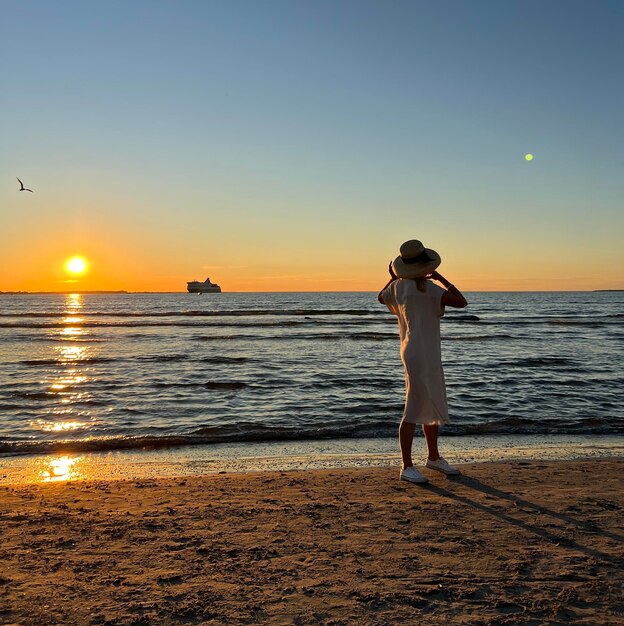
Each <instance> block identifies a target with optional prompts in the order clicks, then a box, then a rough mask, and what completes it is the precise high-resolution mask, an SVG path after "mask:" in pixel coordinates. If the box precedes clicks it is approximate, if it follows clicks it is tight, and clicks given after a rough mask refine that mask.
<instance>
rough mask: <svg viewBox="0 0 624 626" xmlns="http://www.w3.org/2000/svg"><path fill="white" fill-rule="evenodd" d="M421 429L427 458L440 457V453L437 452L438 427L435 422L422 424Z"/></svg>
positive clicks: (432, 459)
mask: <svg viewBox="0 0 624 626" xmlns="http://www.w3.org/2000/svg"><path fill="white" fill-rule="evenodd" d="M422 429H423V433H425V439H426V440H427V451H428V453H429V460H430V461H437V460H438V459H439V458H440V453H439V452H438V430H440V427H439V426H438V425H437V424H423V425H422Z"/></svg>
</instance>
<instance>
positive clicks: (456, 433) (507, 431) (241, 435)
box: [0, 417, 624, 456]
mask: <svg viewBox="0 0 624 626" xmlns="http://www.w3.org/2000/svg"><path fill="white" fill-rule="evenodd" d="M397 422H398V417H397V418H396V419H388V418H377V419H375V418H372V417H370V418H369V419H367V420H363V419H361V418H358V426H357V428H354V426H353V422H351V421H348V422H344V421H338V420H334V421H326V423H325V424H320V425H318V426H314V427H312V426H307V427H306V426H300V425H299V426H296V425H293V426H281V425H280V426H277V425H272V424H258V423H254V422H247V421H239V422H235V423H231V424H218V425H206V426H200V427H198V428H196V429H194V430H193V431H192V432H189V433H179V434H178V433H171V434H162V435H136V436H129V435H119V436H115V435H110V436H102V437H89V438H87V439H64V440H58V439H56V440H50V439H49V440H45V441H33V440H17V439H15V438H13V437H10V438H9V437H4V438H2V439H0V454H2V455H5V456H6V455H23V454H53V453H57V452H58V453H61V452H62V453H63V454H68V453H79V452H101V451H107V450H129V449H158V448H172V447H180V446H189V445H211V444H219V443H232V442H237V443H242V442H262V441H265V442H272V441H310V440H317V441H325V440H331V439H361V438H375V437H395V436H396V430H397ZM623 433H624V426H622V425H615V426H614V425H613V424H610V423H609V421H608V420H606V419H601V418H585V419H583V420H579V421H578V422H576V423H574V424H557V423H552V424H548V423H545V422H544V421H543V420H541V419H530V418H524V417H495V418H492V419H490V420H479V421H475V422H472V423H465V424H457V425H456V424H452V425H450V426H447V427H445V436H447V437H462V436H474V435H486V436H487V435H516V434H517V435H535V434H588V435H589V434H614V435H615V434H623Z"/></svg>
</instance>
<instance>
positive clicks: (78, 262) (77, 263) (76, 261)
mask: <svg viewBox="0 0 624 626" xmlns="http://www.w3.org/2000/svg"><path fill="white" fill-rule="evenodd" d="M87 269H88V265H87V260H86V259H85V258H84V257H81V256H74V257H72V258H71V259H67V261H66V263H65V271H66V272H67V273H68V274H72V275H74V276H78V275H80V274H84V273H86V271H87Z"/></svg>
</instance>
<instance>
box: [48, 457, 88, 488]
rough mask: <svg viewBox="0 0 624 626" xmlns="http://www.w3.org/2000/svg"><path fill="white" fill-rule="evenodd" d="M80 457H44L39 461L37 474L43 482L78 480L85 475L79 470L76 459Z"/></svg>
mask: <svg viewBox="0 0 624 626" xmlns="http://www.w3.org/2000/svg"><path fill="white" fill-rule="evenodd" d="M81 458H82V457H69V456H59V457H56V458H55V457H52V458H49V457H48V458H46V459H44V460H43V461H42V463H41V470H40V472H39V476H40V478H41V480H42V481H43V482H53V481H61V480H78V479H80V478H84V477H85V476H84V475H83V473H82V472H81V471H80V466H79V464H78V461H80V459H81Z"/></svg>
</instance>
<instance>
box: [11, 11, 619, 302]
mask: <svg viewBox="0 0 624 626" xmlns="http://www.w3.org/2000/svg"><path fill="white" fill-rule="evenodd" d="M623 7H624V5H622V4H621V3H619V2H589V1H586V2H575V1H565V2H562V1H547V2H545V1H541V2H532V1H529V2H527V1H523V2H519V1H518V2H513V1H505V2H501V1H491V2H489V1H488V2H485V1H475V2H458V1H446V0H442V1H437V2H423V1H419V0H413V1H410V2H402V1H390V2H381V1H378V2H370V1H358V2H355V1H342V2H341V1H335V2H321V1H315V2H273V1H266V2H262V1H254V2H251V1H247V2H241V1H230V2H211V1H205V2H190V1H186V2H175V3H174V2H160V1H150V2H147V1H142V2H141V1H133V2H106V3H95V2H67V1H59V2H31V1H28V0H26V1H20V2H8V1H5V2H2V12H3V16H4V19H3V22H2V25H1V26H0V40H1V42H0V52H1V65H0V71H1V78H2V82H3V89H2V93H1V95H0V102H1V104H2V110H3V111H4V115H3V120H2V123H1V126H0V131H1V133H2V138H3V140H2V144H3V149H2V151H1V153H0V173H2V180H4V183H3V184H2V185H0V202H1V203H2V205H3V206H5V207H6V208H7V211H6V212H3V213H4V215H0V228H2V230H3V231H4V233H5V234H4V235H2V234H1V233H0V247H3V246H4V247H5V250H8V252H7V254H8V261H9V263H16V262H17V261H16V260H17V259H18V257H19V254H18V252H17V250H18V247H17V246H18V245H19V246H20V247H19V249H20V250H22V251H24V250H25V249H28V245H35V244H34V243H32V244H28V242H27V240H26V239H25V238H21V239H20V235H19V233H20V232H22V230H23V228H24V222H23V220H24V219H26V217H28V218H29V219H31V220H32V219H34V220H35V222H36V223H37V224H40V225H41V231H38V230H37V227H35V230H34V234H33V232H32V231H31V240H34V241H35V242H36V241H37V240H38V238H40V237H41V238H43V237H45V236H46V235H47V236H48V237H49V236H50V231H51V229H52V230H53V231H54V236H55V237H56V239H57V241H59V242H60V244H59V246H60V248H59V250H58V251H55V252H54V254H63V253H64V252H63V250H62V248H63V246H65V247H66V248H67V250H68V252H67V253H68V254H69V253H70V252H74V251H84V250H86V253H87V254H89V249H90V246H91V248H93V252H92V253H93V254H96V252H97V254H99V255H100V257H101V258H102V263H106V264H107V265H108V267H109V270H110V271H109V272H108V274H106V272H104V273H101V274H100V282H101V281H104V277H105V276H107V277H108V278H107V280H106V281H104V282H107V284H108V283H111V281H112V282H114V281H115V280H118V281H119V280H121V278H122V276H121V275H120V276H118V273H119V272H117V273H115V271H114V268H116V267H118V266H119V267H121V266H122V265H123V263H126V264H128V265H130V266H132V267H136V268H137V276H134V274H133V273H132V269H128V271H127V273H126V277H127V279H128V281H129V282H130V283H131V285H138V284H139V283H138V282H137V281H139V280H140V279H139V278H138V276H139V275H141V276H145V272H146V267H149V268H153V270H154V277H153V280H151V282H150V283H149V285H148V287H151V288H158V287H159V286H162V288H174V287H173V285H174V284H177V283H178V282H179V281H180V280H181V278H182V277H183V276H187V275H188V273H189V272H191V273H193V276H189V279H190V278H192V277H194V276H195V275H196V276H200V275H201V274H202V271H203V269H204V268H209V267H214V268H215V271H216V273H217V275H218V274H221V275H222V276H223V275H225V276H226V277H227V278H229V280H230V281H231V283H232V284H233V285H235V286H237V287H238V288H240V289H256V288H257V289H260V288H262V286H263V285H265V286H267V287H268V286H269V285H267V283H266V281H267V280H270V278H271V276H273V277H275V284H277V283H279V284H280V285H282V283H283V287H284V288H293V289H296V288H298V287H300V288H302V289H303V288H306V286H308V287H309V288H322V286H323V284H326V285H328V288H343V287H341V285H340V283H336V282H335V281H333V277H334V275H335V274H336V269H337V268H340V272H339V273H340V276H337V275H336V279H337V280H342V281H344V288H350V287H351V286H352V287H353V288H358V289H360V288H371V289H372V288H374V286H375V285H376V284H377V282H379V280H383V277H384V272H385V266H386V265H387V260H388V258H389V257H391V256H393V255H395V254H396V249H397V248H398V245H399V244H400V243H401V242H402V241H403V240H404V239H408V238H411V237H419V238H421V239H423V241H425V243H426V244H427V245H432V247H435V248H436V249H439V250H440V252H441V253H442V256H443V258H444V259H445V260H446V261H448V262H447V263H446V265H445V267H447V268H448V269H449V271H451V272H452V273H453V275H454V276H459V277H461V279H463V280H464V281H468V282H467V283H466V284H468V285H469V286H470V285H472V286H473V288H487V287H488V285H489V286H490V287H491V288H522V287H523V285H525V283H526V284H531V285H535V281H536V280H538V281H543V280H546V282H543V283H540V285H541V287H543V288H565V289H568V288H575V285H577V286H579V285H581V283H582V285H583V286H582V287H580V286H579V287H578V288H587V286H588V285H592V284H595V281H600V280H603V279H604V274H599V273H598V271H596V273H595V274H592V273H591V272H588V269H587V264H586V263H583V262H579V261H580V259H579V254H580V255H581V258H584V255H585V254H586V251H587V250H588V249H592V250H595V251H596V252H595V254H596V255H597V256H596V259H597V265H599V266H600V267H601V268H602V269H601V271H602V272H604V271H608V272H609V274H608V280H607V282H608V286H611V287H618V286H619V287H623V286H624V284H623V282H622V270H621V269H619V270H617V269H616V268H617V265H618V264H619V265H620V268H621V267H622V263H621V262H622V261H623V259H622V256H621V253H620V251H619V248H620V247H621V238H622V237H621V233H622V210H621V209H622V198H623V193H622V192H623V188H622V183H621V181H620V179H621V175H620V172H621V171H622V165H623V164H624V163H623V158H622V148H623V144H624V142H623V132H622V123H621V111H622V110H623V108H624V97H623V94H624V88H623V84H622V80H621V68H622V61H623V60H624V54H623V52H624V50H623V48H624V45H623V43H622V42H623V41H624V37H623V36H622V35H623V34H624V32H623V31H624V29H623V18H624V10H623ZM527 152H531V153H533V154H534V155H535V159H534V161H533V162H531V163H527V162H526V161H524V154H525V153H527ZM16 175H17V176H20V177H21V178H23V179H24V180H25V182H27V183H28V184H31V185H32V186H33V187H36V188H37V197H36V198H31V199H29V202H31V203H32V205H31V206H29V208H28V211H27V213H26V214H25V213H24V211H23V209H24V206H23V203H24V198H23V195H24V194H18V195H17V196H16V195H15V188H14V186H13V183H14V177H15V176H16ZM98 233H99V234H100V235H101V236H103V237H106V238H107V239H108V240H109V241H110V242H111V252H110V255H109V257H110V258H109V259H108V260H107V261H106V260H105V257H106V254H105V251H104V250H103V249H99V250H97V251H96V250H95V248H94V243H93V241H94V238H96V236H97V235H98ZM3 237H5V240H4V241H3ZM70 248H71V250H69V249H70ZM122 248H123V249H131V250H137V255H140V256H141V258H142V259H145V260H150V263H147V262H146V265H145V266H141V263H140V262H139V261H138V260H137V262H136V263H135V264H134V265H132V263H131V260H132V255H131V254H126V256H125V257H124V258H123V259H122V258H121V257H120V256H119V254H120V253H119V250H118V249H122ZM163 248H166V249H167V254H166V255H163ZM83 249H84V250H83ZM318 250H323V254H322V255H319V254H318ZM50 254H52V253H50ZM525 255H528V256H529V258H530V259H531V262H530V263H527V262H526V261H527V259H526V256H525ZM250 256H253V257H254V259H256V260H255V261H254V263H253V264H252V265H251V266H250V265H245V263H244V262H240V259H241V258H243V259H244V258H248V257H250ZM320 257H322V258H320ZM540 258H542V259H547V260H548V266H549V267H552V268H554V270H553V271H555V270H556V271H555V273H556V275H557V277H558V278H561V281H563V282H561V281H560V282H555V283H548V280H547V277H545V276H543V270H542V268H541V267H540V264H539V263H534V262H533V261H534V260H536V259H540ZM314 259H316V261H314V262H313V260H314ZM492 260H495V261H496V263H498V266H499V268H500V272H499V273H496V272H495V271H494V270H493V268H492V267H490V268H484V265H485V264H487V263H490V264H491V263H492ZM41 262H44V261H41ZM46 262H48V261H46ZM22 265H24V266H26V264H24V263H22ZM606 268H608V270H607V269H606ZM44 269H45V268H44ZM34 271H35V268H32V267H30V268H28V267H24V271H23V272H21V273H20V272H17V274H18V275H19V276H20V277H21V278H20V279H19V280H21V281H22V283H23V284H24V285H27V286H28V285H31V284H32V280H31V278H30V276H31V274H32V273H33V272H34ZM46 271H47V270H46ZM28 272H30V273H31V274H29V273H28ZM254 272H255V274H254ZM10 275H11V276H15V275H16V268H15V267H13V268H12V270H11V272H10ZM285 276H292V278H291V279H286V278H283V279H282V278H279V279H278V277H285ZM505 276H509V280H511V281H512V282H511V283H505V282H504V281H505ZM8 277H9V273H7V274H6V275H3V274H1V273H0V290H2V289H3V288H5V289H8V288H10V287H9V286H8V283H7V281H8V282H11V280H9V278H8ZM259 277H262V279H260V278H259ZM289 280H290V281H291V282H290V283H289V282H288V281H289ZM258 281H260V282H258ZM262 281H265V282H264V283H263V282H262ZM280 281H281V282H280ZM284 281H286V282H284ZM332 281H333V282H332ZM471 281H472V282H471ZM497 281H498V282H497ZM501 281H503V282H501ZM513 281H516V282H515V283H513ZM523 281H524V282H523ZM566 281H567V282H566ZM122 282H123V281H122ZM22 283H20V284H22ZM291 283H292V284H291ZM490 283H491V284H490ZM146 285H147V283H146ZM123 286H124V285H120V288H123ZM600 286H602V287H604V286H607V285H606V284H605V285H603V284H602V283H600ZM11 287H12V288H16V285H14V284H13V283H11Z"/></svg>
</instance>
